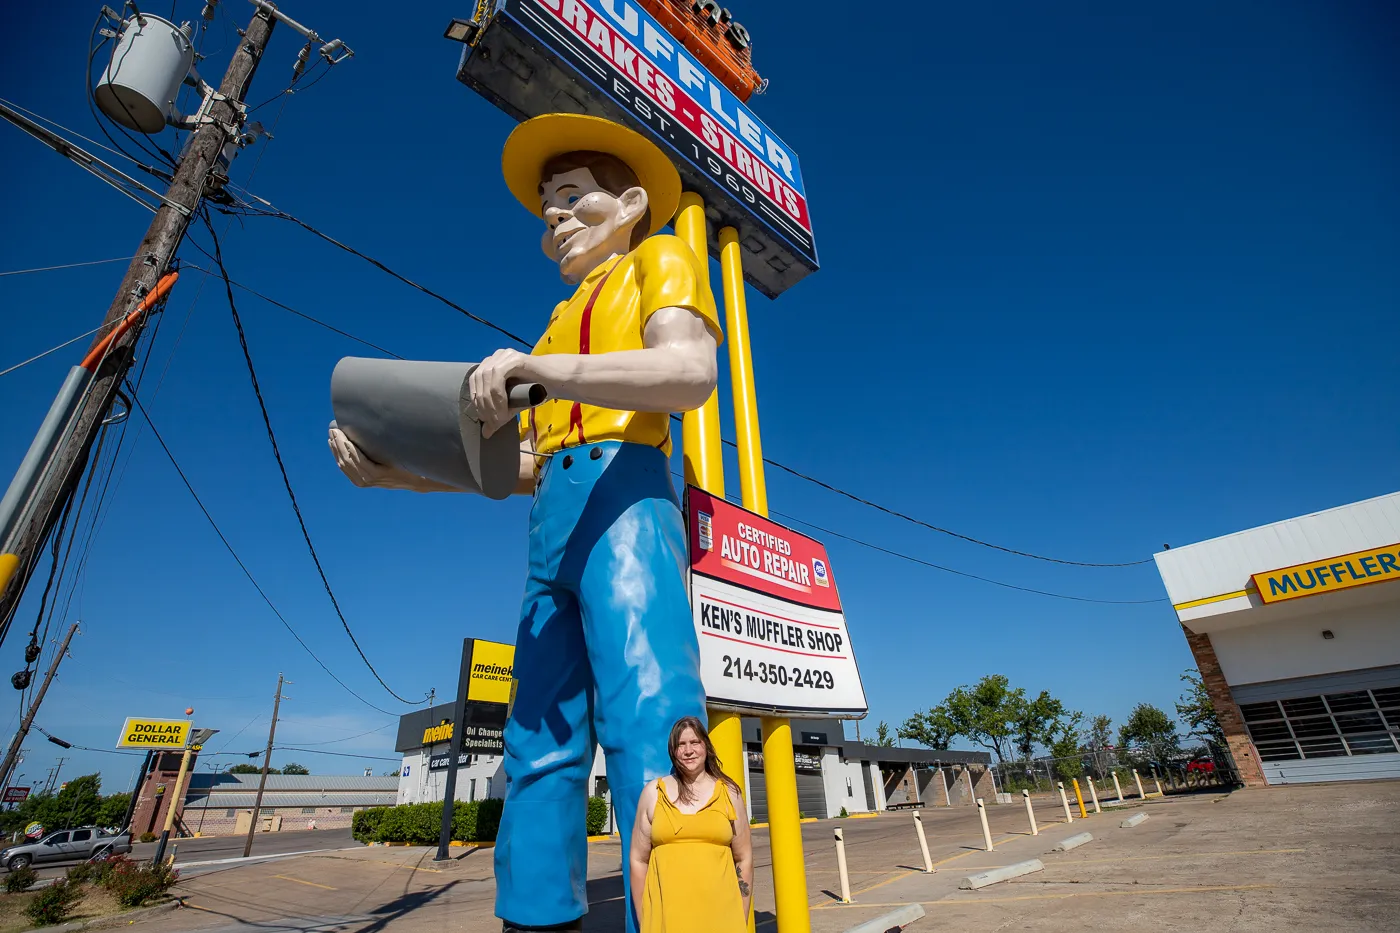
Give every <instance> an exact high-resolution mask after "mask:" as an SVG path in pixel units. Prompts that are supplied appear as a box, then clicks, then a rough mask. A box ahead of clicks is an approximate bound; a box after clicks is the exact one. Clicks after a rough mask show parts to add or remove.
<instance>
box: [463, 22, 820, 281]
mask: <svg viewBox="0 0 1400 933" xmlns="http://www.w3.org/2000/svg"><path fill="white" fill-rule="evenodd" d="M490 7H491V12H489V13H488V14H486V16H485V18H484V21H483V22H482V23H481V27H480V29H479V30H478V31H477V32H475V33H474V34H473V36H472V38H471V39H470V40H469V44H468V46H467V48H466V49H465V51H464V53H463V56H462V62H461V65H460V67H459V68H458V73H457V77H458V79H459V80H460V81H462V82H463V83H464V84H466V85H468V86H469V87H471V88H473V89H474V90H476V91H478V92H479V93H480V94H482V95H483V96H484V97H486V98H487V99H488V100H490V101H492V102H493V103H494V104H496V105H497V106H498V107H500V108H501V109H503V110H505V111H506V112H507V113H509V114H511V115H512V116H514V117H516V118H517V119H527V118H529V117H533V116H538V115H539V114H542V113H553V112H558V111H570V112H577V113H587V114H593V115H595V116H600V117H606V118H607V119H610V120H614V121H616V122H619V123H623V124H625V125H628V126H630V127H632V128H633V129H635V130H637V131H638V132H641V133H643V134H644V135H646V136H648V137H650V138H651V139H652V140H653V141H655V142H656V144H657V145H659V146H660V147H661V149H662V151H664V152H666V153H668V154H669V155H670V156H671V157H672V160H673V161H674V162H675V163H676V168H677V169H678V170H679V171H680V173H681V179H682V181H683V182H684V183H685V186H686V187H687V188H688V189H690V190H693V191H696V192H697V193H699V194H700V195H701V197H703V198H704V200H705V203H706V205H707V206H708V207H709V208H712V209H714V210H715V211H717V212H718V213H719V215H720V216H719V218H718V221H717V223H716V226H732V227H735V228H736V229H737V230H738V231H739V243H740V245H741V247H742V248H743V250H744V253H745V255H744V258H743V269H744V276H745V278H746V279H748V280H749V282H750V283H751V284H753V285H754V287H755V288H757V289H758V290H759V291H761V292H763V293H764V294H766V295H768V296H769V297H770V298H771V297H776V296H777V295H779V294H780V293H782V292H783V291H784V290H785V289H787V288H788V287H789V286H791V285H793V284H794V283H795V282H797V281H798V280H799V279H801V278H802V277H804V276H805V275H807V274H808V273H809V272H814V271H816V269H817V267H818V262H817V248H816V241H815V239H814V238H813V235H812V218H811V214H810V212H809V210H808V205H807V191H806V186H805V184H804V183H803V179H802V171H801V168H800V166H799V165H798V160H797V154H796V153H795V152H793V150H792V148H791V147H790V146H788V144H787V143H785V142H783V141H782V139H780V138H779V137H778V136H777V135H776V134H775V133H774V132H773V131H772V130H770V129H769V128H768V126H767V125H766V124H764V123H763V121H762V120H760V119H758V117H757V116H755V115H754V113H753V111H751V110H750V109H749V108H748V107H747V106H746V105H745V104H744V102H743V101H741V100H740V99H739V98H738V97H737V96H736V95H735V94H734V93H733V92H732V91H730V90H729V89H728V88H727V87H725V86H724V84H723V83H721V82H720V81H719V80H718V79H716V78H715V77H714V75H712V74H711V73H710V72H709V71H708V70H706V69H705V68H704V67H703V66H702V65H700V64H699V62H698V60H697V59H696V57H695V56H693V55H692V54H690V53H689V52H688V51H687V50H686V47H685V45H684V44H683V43H682V42H681V41H679V40H677V39H676V38H675V37H674V36H672V35H671V34H670V33H669V32H667V31H666V30H665V29H664V28H662V26H661V24H660V23H659V22H658V21H657V20H656V19H655V18H653V17H652V16H651V14H649V13H648V12H647V11H646V10H644V9H642V8H641V6H640V5H638V4H636V3H629V2H627V0H496V2H494V3H491V4H490ZM715 248H716V249H717V248H718V245H717V244H716V245H715Z"/></svg>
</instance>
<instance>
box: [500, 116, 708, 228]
mask: <svg viewBox="0 0 1400 933" xmlns="http://www.w3.org/2000/svg"><path fill="white" fill-rule="evenodd" d="M578 151H591V152H606V153H608V154H609V155H613V156H616V157H617V158H619V159H621V160H622V161H623V162H625V163H627V166H628V167H629V168H630V169H632V171H633V173H635V174H636V176H637V183H638V184H639V185H641V187H642V188H643V189H645V190H646V193H647V200H648V202H649V204H650V207H651V229H650V230H648V231H647V236H650V235H652V234H653V233H656V232H657V231H658V230H660V229H661V228H662V227H664V226H666V224H667V223H669V222H670V220H671V218H672V217H674V216H675V215H676V208H677V207H678V206H679V205H680V202H681V176H680V173H679V172H677V171H676V167H675V165H673V164H672V163H671V160H670V159H669V158H667V157H666V154H665V153H664V152H662V151H661V149H660V148H658V147H657V146H656V144H655V143H653V142H652V141H651V140H649V139H647V138H646V137H645V136H643V135H642V134H640V133H637V132H634V131H633V130H629V129H628V128H627V127H625V126H623V125H622V124H620V123H614V122H612V121H611V120H604V119H603V118H602V117H590V116H587V115H585V114H581V113H546V114H542V115H540V116H538V117H532V118H531V119H529V120H526V121H525V122H524V123H521V124H520V125H519V126H517V127H516V128H515V129H514V130H513V131H511V134H510V137H509V138H508V139H506V145H505V149H503V150H502V151H501V172H502V173H503V174H504V175H505V177H506V187H508V188H510V193H511V194H513V195H515V199H516V200H517V201H519V202H520V203H521V205H522V206H524V208H525V209H526V210H527V211H529V212H530V213H532V214H534V215H535V216H536V217H541V216H543V215H542V213H541V210H540V172H541V170H543V169H544V166H545V163H546V162H548V161H549V160H550V159H552V158H554V157H555V156H561V155H563V154H564V153H566V152H578Z"/></svg>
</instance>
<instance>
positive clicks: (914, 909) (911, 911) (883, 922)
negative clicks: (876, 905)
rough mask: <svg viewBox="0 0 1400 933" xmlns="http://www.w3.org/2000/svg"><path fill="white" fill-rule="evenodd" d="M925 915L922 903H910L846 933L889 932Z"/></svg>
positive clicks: (854, 927)
mask: <svg viewBox="0 0 1400 933" xmlns="http://www.w3.org/2000/svg"><path fill="white" fill-rule="evenodd" d="M923 915H924V908H923V905H922V904H910V905H909V906H908V907H900V908H899V909H898V910H892V911H890V912H889V913H887V914H881V915H880V916H878V917H876V918H875V919H873V920H867V921H865V922H864V923H861V924H857V925H856V926H853V927H851V928H850V929H848V930H846V933H889V930H890V928H891V927H905V926H908V925H909V924H911V923H913V922H914V921H915V920H918V919H919V918H920V917H922V916H923Z"/></svg>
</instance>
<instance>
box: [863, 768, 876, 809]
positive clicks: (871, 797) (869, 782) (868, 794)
mask: <svg viewBox="0 0 1400 933" xmlns="http://www.w3.org/2000/svg"><path fill="white" fill-rule="evenodd" d="M860 776H861V777H863V778H864V779H865V806H866V808H867V809H869V810H871V811H874V809H875V781H874V780H873V779H872V778H871V777H870V764H869V763H868V762H864V761H862V762H861V763H860Z"/></svg>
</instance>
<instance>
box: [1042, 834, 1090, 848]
mask: <svg viewBox="0 0 1400 933" xmlns="http://www.w3.org/2000/svg"><path fill="white" fill-rule="evenodd" d="M1093 841H1094V834H1093V833H1079V834H1078V835H1075V836H1066V837H1065V838H1064V839H1061V840H1060V843H1059V845H1057V846H1055V848H1053V849H1051V850H1050V851H1051V852H1068V851H1069V850H1070V849H1077V848H1079V847H1080V846H1082V845H1084V844H1085V843H1086V842H1093Z"/></svg>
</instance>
